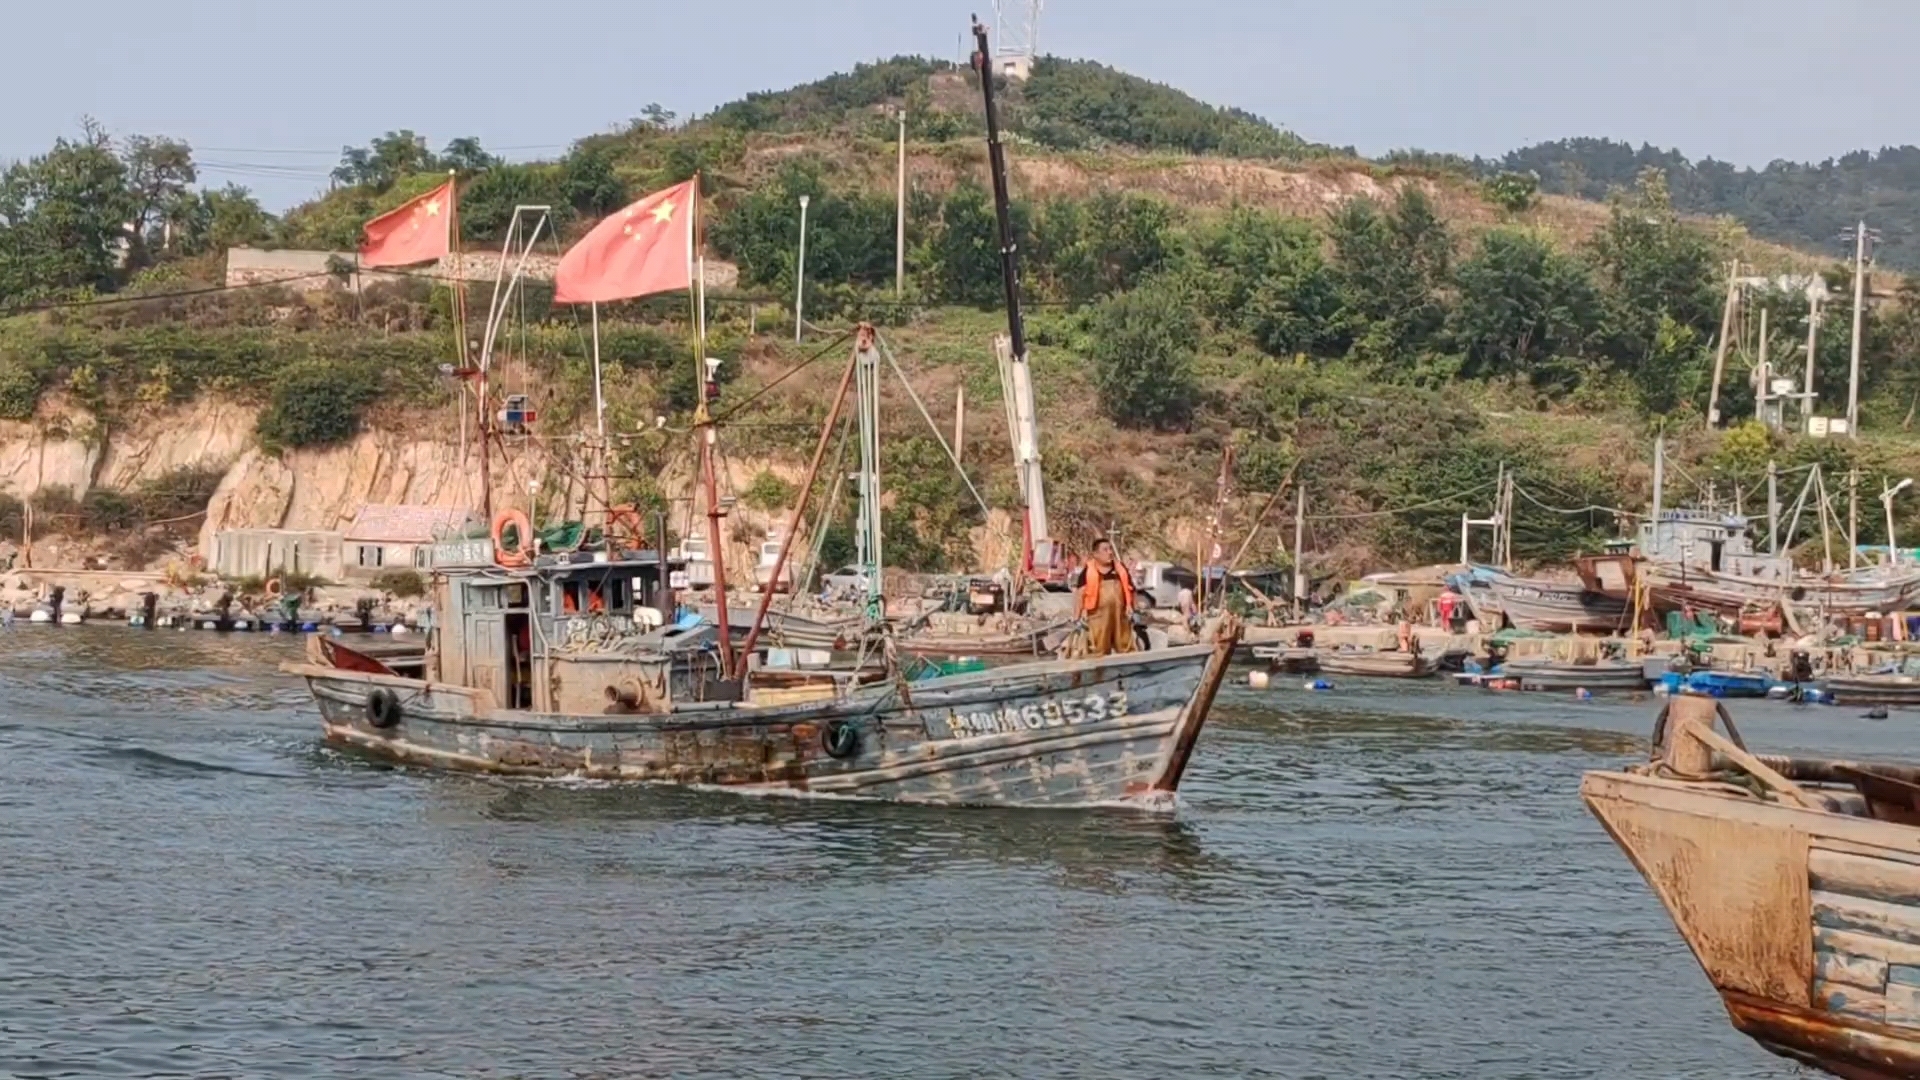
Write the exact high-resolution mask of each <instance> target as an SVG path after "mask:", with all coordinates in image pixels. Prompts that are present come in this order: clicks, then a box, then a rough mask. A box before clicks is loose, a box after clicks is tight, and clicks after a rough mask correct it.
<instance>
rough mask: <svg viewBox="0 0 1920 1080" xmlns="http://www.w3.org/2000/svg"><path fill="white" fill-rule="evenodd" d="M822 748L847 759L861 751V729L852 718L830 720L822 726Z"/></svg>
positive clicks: (841, 759)
mask: <svg viewBox="0 0 1920 1080" xmlns="http://www.w3.org/2000/svg"><path fill="white" fill-rule="evenodd" d="M820 748H821V749H822V750H825V751H826V752H827V756H828V757H830V758H835V759H837V760H840V761H845V760H846V759H848V758H850V757H853V756H854V755H855V754H858V753H859V752H860V729H859V728H858V727H857V726H855V725H854V723H853V721H851V720H829V721H827V722H826V723H825V724H824V725H822V726H821V728H820Z"/></svg>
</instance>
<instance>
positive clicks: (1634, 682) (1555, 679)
mask: <svg viewBox="0 0 1920 1080" xmlns="http://www.w3.org/2000/svg"><path fill="white" fill-rule="evenodd" d="M1490 676H1491V677H1492V678H1495V679H1500V678H1507V679H1517V680H1519V682H1520V688H1521V689H1522V690H1591V691H1594V692H1595V693H1599V692H1601V691H1608V690H1611V691H1636V690H1645V689H1646V688H1647V673H1646V669H1645V667H1644V666H1643V665H1641V664H1638V663H1632V664H1629V663H1624V662H1619V661H1602V662H1598V663H1592V664H1580V663H1566V662H1562V661H1555V660H1509V661H1507V662H1506V663H1504V664H1502V665H1500V667H1499V668H1498V669H1496V670H1495V671H1493V672H1491V673H1490Z"/></svg>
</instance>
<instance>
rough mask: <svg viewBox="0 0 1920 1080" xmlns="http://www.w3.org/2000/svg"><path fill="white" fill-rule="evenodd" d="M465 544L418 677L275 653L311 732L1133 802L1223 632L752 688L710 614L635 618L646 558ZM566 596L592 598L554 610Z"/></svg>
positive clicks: (473, 757)
mask: <svg viewBox="0 0 1920 1080" xmlns="http://www.w3.org/2000/svg"><path fill="white" fill-rule="evenodd" d="M471 543H472V542H467V544H469V545H470V544H471ZM482 544H484V542H482ZM470 550H471V549H470V548H468V547H462V546H458V545H448V546H446V547H444V548H441V547H436V549H435V551H434V554H433V560H432V561H433V565H434V567H435V569H434V573H433V581H434V605H435V606H434V610H435V611H436V612H441V613H444V618H443V619H441V620H440V622H439V625H438V626H437V629H436V631H435V635H434V641H433V645H432V647H431V648H430V649H429V650H428V653H427V664H426V673H425V676H424V677H422V678H408V677H405V676H402V675H399V674H393V673H388V672H385V671H382V670H377V669H375V668H376V667H384V665H380V664H379V661H377V660H374V659H373V658H369V657H364V656H361V655H359V654H357V653H353V654H349V653H348V652H347V651H345V650H343V649H342V648H341V647H339V646H338V645H337V644H334V645H329V644H327V643H326V642H325V639H314V640H315V641H319V642H321V644H320V645H319V647H317V648H313V649H311V650H310V652H309V656H308V658H307V661H306V662H305V663H298V664H289V665H286V666H285V670H287V671H289V672H291V673H293V674H296V675H299V676H300V677H302V678H304V679H305V680H306V682H307V685H308V687H309V689H310V690H311V691H312V693H313V696H314V699H315V701H316V702H317V703H318V705H319V709H320V715H321V725H322V729H323V731H324V733H325V736H326V739H327V741H328V742H330V743H334V744H336V745H340V746H343V747H348V748H352V749H354V750H357V751H361V752H365V753H369V754H373V755H377V756H380V757H383V758H388V759H391V760H395V761H401V762H408V763H414V764H421V765H430V766H436V767H442V768H448V769H456V770H467V771H477V772H491V773H502V774H510V775H524V776H545V777H583V778H591V779H606V780H642V781H658V782H668V783H680V784H713V785H721V786H729V787H737V788H742V789H748V790H759V791H786V792H813V793H832V794H839V795H849V796H860V797H867V798H877V799H887V800H896V801H901V802H918V803H937V804H952V805H977V804H990V805H1012V806H1085V805H1091V804H1098V803H1107V802H1119V801H1129V800H1135V801H1137V800H1142V799H1143V798H1150V797H1153V796H1155V795H1156V794H1159V793H1166V792H1171V791H1173V790H1174V789H1175V788H1176V787H1177V785H1178V784H1179V782H1180V777H1181V775H1182V774H1183V773H1184V771H1185V769H1186V766H1187V762H1188V760H1189V759H1190V758H1191V756H1192V754H1193V748H1194V743H1195V741H1196V740H1197V738H1198V736H1199V732H1200V728H1201V726H1202V725H1203V724H1204V723H1205V721H1206V717H1207V713H1208V711H1209V709H1210V708H1211V707H1212V703H1213V698H1214V695H1215V693H1216V692H1217V691H1218V689H1219V686H1220V683H1221V681H1222V680H1223V679H1224V678H1225V675H1226V672H1227V668H1228V665H1229V662H1230V659H1231V656H1232V652H1233V647H1234V645H1235V643H1236V642H1237V641H1238V639H1239V633H1240V628H1239V624H1238V622H1237V621H1234V620H1228V622H1227V623H1226V624H1225V625H1224V626H1223V627H1222V630H1221V633H1220V634H1219V635H1218V636H1217V637H1216V639H1215V640H1214V641H1213V642H1212V643H1210V644H1204V645H1197V646H1189V647H1185V648H1177V649H1163V650H1156V651H1153V652H1144V653H1128V654H1122V655H1116V656H1109V657H1103V658H1096V659H1088V660H1077V661H1060V660H1046V661H1039V662H1035V663H1029V664H1022V665H1017V666H1009V667H1003V668H999V669H996V670H989V671H980V672H972V673H966V674H958V675H948V676H942V677H938V678H933V679H927V680H924V681H918V682H908V681H906V680H905V679H904V678H902V677H900V676H899V675H898V674H893V675H891V677H887V673H885V672H884V671H882V672H880V673H879V674H880V675H881V676H882V677H881V678H880V679H879V680H878V681H874V682H866V683H863V682H862V681H861V680H859V679H856V678H849V677H846V676H845V673H838V677H836V673H833V672H820V673H814V676H815V679H816V682H815V685H814V687H813V689H812V690H811V691H808V692H804V693H803V692H800V691H798V690H795V689H794V688H792V687H783V688H782V690H783V692H781V693H779V694H777V695H774V696H773V700H774V701H775V702H776V703H774V704H760V703H759V699H761V698H762V697H763V696H764V695H761V694H760V692H759V690H758V689H757V688H756V679H757V675H756V674H754V673H749V674H748V675H747V677H746V679H745V680H740V679H734V680H726V679H721V678H718V677H717V676H718V674H719V667H720V665H719V664H718V663H717V662H716V656H715V651H716V648H717V647H718V644H719V643H718V640H717V638H718V628H717V627H715V626H713V625H711V624H705V623H703V624H701V625H699V626H694V627H683V626H666V627H661V628H658V629H648V628H647V626H646V622H647V620H637V619H636V618H635V608H634V606H633V599H632V598H634V597H636V596H640V595H644V594H645V592H646V590H647V587H648V586H649V585H650V584H651V582H650V581H648V580H647V579H648V578H649V577H650V576H654V575H657V574H658V569H657V567H656V566H655V564H654V563H652V562H650V561H647V560H612V561H608V562H604V563H590V564H580V563H558V564H542V563H539V562H536V564H535V565H533V566H531V567H523V568H511V567H501V566H498V565H491V564H488V563H468V564H465V565H462V564H459V563H458V559H459V557H460V555H461V554H462V552H463V551H470ZM580 591H591V592H592V593H594V594H596V595H599V596H601V597H604V598H605V599H604V600H603V602H602V604H603V606H602V610H599V611H597V612H595V614H594V615H592V616H591V617H589V618H586V619H582V618H581V617H580V616H579V615H578V614H577V610H578V609H577V608H576V613H569V612H566V611H564V610H563V602H564V598H565V597H566V596H567V595H568V594H569V593H570V592H575V593H577V592H580Z"/></svg>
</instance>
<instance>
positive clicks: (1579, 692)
mask: <svg viewBox="0 0 1920 1080" xmlns="http://www.w3.org/2000/svg"><path fill="white" fill-rule="evenodd" d="M1573 700H1575V701H1592V700H1593V691H1591V690H1589V689H1587V688H1586V687H1584V686H1576V687H1574V688H1573Z"/></svg>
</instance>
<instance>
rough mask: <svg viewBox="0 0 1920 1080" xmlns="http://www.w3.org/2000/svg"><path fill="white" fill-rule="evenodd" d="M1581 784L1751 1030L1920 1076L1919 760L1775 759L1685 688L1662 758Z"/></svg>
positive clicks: (1793, 1047)
mask: <svg viewBox="0 0 1920 1080" xmlns="http://www.w3.org/2000/svg"><path fill="white" fill-rule="evenodd" d="M1716 714H1717V715H1718V717H1719V718H1721V720H1722V721H1723V727H1724V729H1725V730H1724V733H1723V732H1722V731H1720V730H1716V729H1715V726H1714V725H1715V719H1716ZM1580 793H1581V797H1582V799H1583V800H1584V801H1585V803H1586V805H1587V808H1588V809H1589V810H1590V811H1592V813H1593V814H1594V816H1595V817H1597V818H1598V819H1599V820H1600V823H1601V824H1602V825H1603V826H1604V827H1605V828H1606V830H1607V832H1608V834H1609V835H1611V836H1612V837H1613V840H1614V842H1615V843H1616V844H1618V845H1619V846H1620V848H1621V850H1622V851H1624V852H1625V853H1626V855H1627V858H1628V859H1630V860H1631V861H1632V863H1633V865H1634V867H1635V868H1636V869H1638V870H1639V871H1640V873H1641V875H1642V876H1643V877H1645V879H1646V881H1647V884H1648V885H1649V886H1650V887H1651V888H1652V890H1653V892H1654V895H1655V896H1656V897H1658V898H1659V900H1660V903H1661V904H1662V905H1663V906H1664V907H1665V908H1666V910H1667V913H1668V915H1669V916H1671V918H1672V919H1673V922H1674V926H1675V927H1676V929H1678V930H1679V932H1680V936H1681V937H1682V938H1683V939H1685V941H1686V943H1687V946H1688V947H1689V948H1690V949H1691V950H1692V951H1693V955H1694V958H1695V959H1696V960H1698V961H1699V963H1700V967H1701V969H1702V970H1703V971H1705V973H1706V976H1707V979H1708V981H1709V982H1711V983H1712V984H1713V987H1714V989H1715V990H1716V991H1717V992H1718V993H1719V994H1720V997H1721V1000H1722V1002H1723V1003H1724V1004H1725V1006H1726V1009H1727V1015H1728V1017H1729V1019H1730V1020H1731V1021H1732V1023H1733V1026H1734V1027H1735V1028H1736V1029H1738V1030H1739V1031H1741V1032H1743V1033H1745V1034H1746V1035H1747V1036H1749V1037H1750V1038H1752V1039H1754V1040H1755V1041H1756V1042H1758V1043H1759V1044H1760V1045H1761V1046H1762V1047H1765V1048H1766V1049H1767V1050H1770V1051H1772V1052H1773V1053H1776V1054H1779V1055H1781V1056H1784V1057H1788V1058H1791V1059H1793V1060H1795V1061H1799V1062H1802V1063H1804V1064H1807V1065H1810V1066H1813V1067H1815V1068H1819V1069H1824V1070H1826V1071H1827V1072H1830V1073H1833V1074H1834V1075H1836V1076H1842V1077H1847V1078H1849V1080H1905V1078H1910V1077H1914V1076H1920V768H1915V767H1914V766H1911V765H1896V764H1886V763H1877V762H1850V761H1832V760H1824V759H1807V758H1782V757H1761V756H1759V755H1756V754H1754V753H1752V752H1751V751H1750V750H1749V749H1748V748H1747V747H1746V745H1745V744H1744V743H1743V742H1742V741H1741V739H1740V736H1739V733H1738V731H1737V730H1736V729H1735V728H1734V726H1733V724H1732V721H1731V717H1730V716H1729V715H1728V713H1727V712H1726V710H1725V708H1724V707H1723V706H1718V705H1717V704H1716V703H1714V702H1712V701H1709V700H1707V699H1703V698H1698V697H1693V696H1684V697H1678V698H1675V699H1673V701H1671V702H1670V703H1669V704H1668V707H1667V709H1665V710H1663V711H1662V713H1661V718H1660V719H1659V720H1657V721H1655V725H1654V738H1653V748H1652V753H1651V755H1650V756H1649V759H1648V761H1647V762H1646V763H1644V764H1638V765H1632V766H1628V767H1626V768H1623V769H1618V770H1610V771H1603V772H1591V773H1588V774H1587V775H1586V777H1585V778H1584V779H1583V780H1582V782H1581V785H1580Z"/></svg>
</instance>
